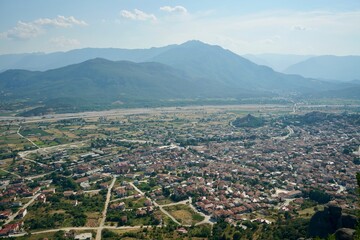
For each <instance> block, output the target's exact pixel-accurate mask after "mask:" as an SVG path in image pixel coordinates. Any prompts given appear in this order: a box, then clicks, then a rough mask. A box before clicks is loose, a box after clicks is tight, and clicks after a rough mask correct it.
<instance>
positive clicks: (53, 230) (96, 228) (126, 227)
mask: <svg viewBox="0 0 360 240" xmlns="http://www.w3.org/2000/svg"><path fill="white" fill-rule="evenodd" d="M150 227H153V226H146V225H145V226H122V227H115V226H104V227H102V229H117V230H121V229H124V230H126V229H139V228H150ZM99 228H100V227H67V228H58V229H49V230H44V231H38V232H32V233H31V234H32V235H35V234H43V233H50V232H57V231H70V230H75V231H86V230H98V229H99Z"/></svg>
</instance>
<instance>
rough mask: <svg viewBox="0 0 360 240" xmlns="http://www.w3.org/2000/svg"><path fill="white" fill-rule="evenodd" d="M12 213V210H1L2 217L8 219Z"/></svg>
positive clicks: (0, 217) (0, 215)
mask: <svg viewBox="0 0 360 240" xmlns="http://www.w3.org/2000/svg"><path fill="white" fill-rule="evenodd" d="M11 214H12V211H11V210H6V211H1V212H0V219H8V218H9V217H10V216H11Z"/></svg>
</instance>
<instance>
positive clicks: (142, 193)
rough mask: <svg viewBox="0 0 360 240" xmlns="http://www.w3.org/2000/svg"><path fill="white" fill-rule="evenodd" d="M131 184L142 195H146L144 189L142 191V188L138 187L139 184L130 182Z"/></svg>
mask: <svg viewBox="0 0 360 240" xmlns="http://www.w3.org/2000/svg"><path fill="white" fill-rule="evenodd" d="M130 185H131V186H132V187H133V188H134V189H135V190H136V191H137V192H138V193H140V194H141V195H142V196H145V193H144V192H143V191H141V190H140V189H138V187H137V186H135V184H134V183H132V182H130Z"/></svg>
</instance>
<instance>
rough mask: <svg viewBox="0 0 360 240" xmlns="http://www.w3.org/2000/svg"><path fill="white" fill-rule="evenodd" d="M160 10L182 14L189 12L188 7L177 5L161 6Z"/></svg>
mask: <svg viewBox="0 0 360 240" xmlns="http://www.w3.org/2000/svg"><path fill="white" fill-rule="evenodd" d="M160 10H161V11H164V12H169V13H180V14H187V13H188V11H187V9H186V8H185V7H183V6H175V7H170V6H163V7H160Z"/></svg>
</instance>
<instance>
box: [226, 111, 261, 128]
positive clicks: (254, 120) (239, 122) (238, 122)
mask: <svg viewBox="0 0 360 240" xmlns="http://www.w3.org/2000/svg"><path fill="white" fill-rule="evenodd" d="M264 124H265V121H264V119H262V118H260V117H254V116H253V115H251V114H248V115H246V116H245V117H242V118H236V119H235V121H233V122H232V125H233V126H235V127H239V128H241V127H251V128H257V127H261V126H263V125H264Z"/></svg>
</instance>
